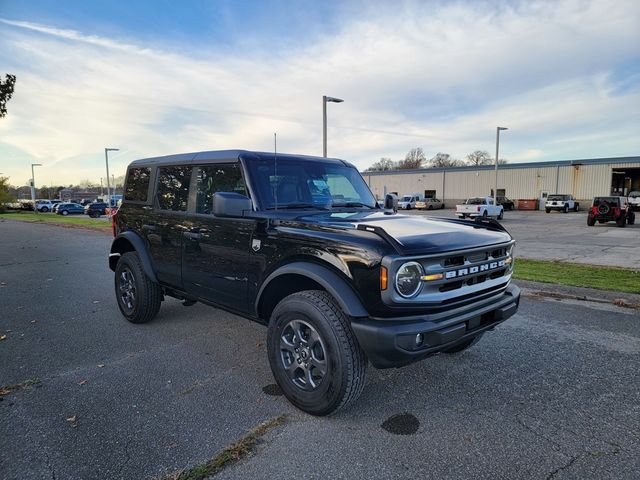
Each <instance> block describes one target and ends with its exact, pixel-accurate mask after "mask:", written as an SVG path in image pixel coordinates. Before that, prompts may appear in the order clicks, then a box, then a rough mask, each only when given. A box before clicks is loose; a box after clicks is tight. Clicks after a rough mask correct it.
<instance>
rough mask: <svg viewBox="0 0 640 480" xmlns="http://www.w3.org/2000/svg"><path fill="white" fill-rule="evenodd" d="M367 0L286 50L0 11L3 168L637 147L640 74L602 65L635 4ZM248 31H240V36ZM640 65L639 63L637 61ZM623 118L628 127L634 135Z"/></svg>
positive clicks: (638, 15)
mask: <svg viewBox="0 0 640 480" xmlns="http://www.w3.org/2000/svg"><path fill="white" fill-rule="evenodd" d="M378 7H379V6H376V8H374V7H365V8H367V9H366V10H364V11H361V12H360V13H359V15H358V16H357V17H356V16H354V17H352V19H346V20H345V21H344V23H343V25H342V28H341V30H340V31H339V33H337V34H336V35H333V36H326V37H323V38H320V39H319V40H316V41H314V43H312V44H309V45H306V44H304V43H301V44H300V45H299V46H297V47H296V48H295V49H294V50H291V51H279V52H274V54H273V55H267V54H265V52H255V51H254V52H243V51H241V52H236V53H235V54H231V53H224V54H222V53H220V52H216V51H211V52H203V51H202V49H201V48H197V49H195V50H194V53H193V55H191V56H187V55H186V54H184V53H182V54H179V53H175V52H170V51H166V50H167V49H166V47H165V50H164V51H161V50H158V49H155V48H153V45H136V44H135V42H132V41H128V42H121V41H119V40H118V39H109V38H101V37H97V36H95V35H90V34H87V32H79V31H72V30H63V29H59V28H56V27H54V26H43V25H36V24H33V23H29V22H26V21H7V20H1V21H0V31H1V32H2V35H1V36H0V52H4V53H0V55H2V56H4V57H5V58H0V63H2V64H6V65H8V67H7V68H9V71H11V72H12V73H15V74H16V75H17V77H18V83H17V85H16V87H17V88H16V93H15V95H14V98H13V99H12V100H11V101H10V103H9V106H8V107H9V115H8V116H7V117H6V118H4V119H2V120H1V121H0V171H2V172H5V173H8V174H10V175H11V176H12V181H13V182H14V183H21V182H23V181H24V180H25V179H26V178H27V177H28V176H29V175H28V173H27V170H28V164H29V163H31V161H39V162H41V163H44V164H45V165H46V166H45V167H42V169H41V172H42V173H41V175H43V176H44V177H46V178H47V180H48V181H52V182H54V183H58V182H59V183H70V182H75V181H78V180H80V179H81V178H86V177H89V178H93V179H96V180H97V179H98V178H99V177H100V176H102V175H103V163H104V157H103V148H104V147H105V146H115V147H120V148H122V149H123V150H126V152H125V153H123V154H120V155H119V156H118V157H117V158H116V157H115V156H114V160H113V170H114V171H115V173H116V174H117V175H120V174H122V173H123V171H124V168H125V166H126V164H127V163H128V162H129V161H130V160H132V159H134V158H137V157H141V156H149V155H157V154H168V153H174V152H182V151H196V150H203V149H222V148H247V149H257V150H271V149H272V148H273V132H278V145H279V147H278V148H279V150H280V151H288V152H297V153H308V154H320V153H321V116H320V115H321V96H322V95H323V94H329V95H335V96H339V97H342V98H345V100H346V101H345V103H342V104H339V105H338V104H330V105H329V125H330V128H329V154H330V155H337V156H341V157H344V158H346V159H349V160H351V161H354V163H356V164H357V165H358V166H360V167H362V168H365V167H367V166H368V165H369V164H371V163H373V161H375V160H377V159H378V158H379V157H381V156H389V157H392V158H400V157H402V156H403V155H404V153H406V152H407V151H408V150H409V149H410V148H412V147H415V146H422V147H423V148H424V149H425V151H426V152H427V154H428V155H432V154H435V153H436V152H437V151H446V152H449V153H451V154H453V155H454V156H458V157H464V155H465V154H466V153H468V152H470V151H472V150H476V149H486V150H488V151H492V148H493V139H494V133H493V132H494V131H495V126H496V125H497V124H505V125H506V126H508V127H510V130H509V131H508V132H506V133H505V137H504V142H503V143H502V148H501V152H503V154H504V157H506V158H509V159H510V160H511V161H527V160H529V161H530V160H541V159H542V160H543V159H553V158H580V157H595V156H615V155H629V154H639V153H640V140H638V136H637V131H639V130H640V118H639V115H638V113H637V112H638V111H639V108H638V107H639V106H640V88H639V86H638V84H637V83H636V84H635V85H633V84H632V85H631V86H628V85H627V88H625V90H624V91H623V92H620V91H618V90H616V88H615V85H617V83H616V84H614V82H620V79H618V78H616V77H615V75H613V74H612V72H613V71H615V69H616V68H617V67H618V66H619V65H620V64H623V63H624V62H629V61H632V60H636V61H637V59H638V57H639V56H640V55H639V54H640V34H639V33H638V28H637V25H638V24H640V21H639V20H640V4H637V3H635V2H613V4H612V2H598V1H591V2H588V1H579V0H567V1H563V2H524V3H517V4H506V5H504V6H502V7H500V8H495V7H494V6H493V4H492V5H489V4H486V5H485V4H479V3H475V2H474V3H469V4H464V3H454V4H450V5H444V6H440V7H434V6H433V5H429V4H423V3H421V2H416V3H411V2H410V3H405V4H402V5H400V6H395V7H394V10H393V11H388V10H385V8H383V7H380V8H378ZM249 33H250V32H248V34H249ZM635 75H636V78H637V72H635ZM633 132H636V133H635V134H634V133H633Z"/></svg>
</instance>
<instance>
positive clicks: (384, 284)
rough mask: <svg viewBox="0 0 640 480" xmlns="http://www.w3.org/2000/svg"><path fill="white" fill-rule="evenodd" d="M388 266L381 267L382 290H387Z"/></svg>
mask: <svg viewBox="0 0 640 480" xmlns="http://www.w3.org/2000/svg"><path fill="white" fill-rule="evenodd" d="M387 275H388V272H387V267H380V290H386V289H387V286H388V284H389V278H388V276H387Z"/></svg>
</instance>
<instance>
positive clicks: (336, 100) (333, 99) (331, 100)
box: [325, 97, 344, 103]
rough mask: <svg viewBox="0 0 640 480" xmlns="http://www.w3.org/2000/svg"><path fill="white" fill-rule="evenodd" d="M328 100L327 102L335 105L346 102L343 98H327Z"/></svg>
mask: <svg viewBox="0 0 640 480" xmlns="http://www.w3.org/2000/svg"><path fill="white" fill-rule="evenodd" d="M325 98H326V99H327V102H333V103H342V102H344V100H343V99H341V98H336V97H325Z"/></svg>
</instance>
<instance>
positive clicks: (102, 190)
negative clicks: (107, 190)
mask: <svg viewBox="0 0 640 480" xmlns="http://www.w3.org/2000/svg"><path fill="white" fill-rule="evenodd" d="M103 195H104V187H103V186H102V177H100V196H101V197H102V196H103Z"/></svg>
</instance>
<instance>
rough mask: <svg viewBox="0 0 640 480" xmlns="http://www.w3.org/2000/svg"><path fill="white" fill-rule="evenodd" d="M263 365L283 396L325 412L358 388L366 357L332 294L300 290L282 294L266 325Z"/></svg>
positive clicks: (343, 403) (352, 395)
mask: <svg viewBox="0 0 640 480" xmlns="http://www.w3.org/2000/svg"><path fill="white" fill-rule="evenodd" d="M267 353H268V356H269V365H270V366H271V371H272V372H273V376H274V378H275V380H276V383H277V384H278V386H279V387H280V389H281V390H282V392H283V393H284V395H285V396H286V397H287V399H288V400H289V401H290V402H291V403H292V404H293V405H294V406H296V407H297V408H299V409H300V410H302V411H304V412H307V413H309V414H311V415H319V416H321V415H330V414H332V413H334V412H336V411H337V410H339V409H340V408H344V407H345V406H347V405H348V404H350V403H352V402H353V401H355V400H356V399H357V398H358V396H360V393H362V389H363V388H364V382H365V374H366V367H367V360H366V357H365V355H364V352H363V351H362V349H361V348H360V345H359V344H358V341H357V339H356V338H355V335H354V333H353V331H352V330H351V326H350V324H349V320H348V318H347V316H346V315H345V313H344V312H343V311H342V309H341V308H340V306H339V305H338V304H337V303H336V301H335V300H334V299H333V297H332V296H331V295H330V294H329V293H327V292H325V291H321V290H306V291H302V292H297V293H293V294H291V295H289V296H288V297H285V298H284V299H282V300H281V301H280V302H279V303H278V305H276V308H275V309H274V310H273V313H272V314H271V319H270V321H269V326H268V330H267Z"/></svg>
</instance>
